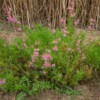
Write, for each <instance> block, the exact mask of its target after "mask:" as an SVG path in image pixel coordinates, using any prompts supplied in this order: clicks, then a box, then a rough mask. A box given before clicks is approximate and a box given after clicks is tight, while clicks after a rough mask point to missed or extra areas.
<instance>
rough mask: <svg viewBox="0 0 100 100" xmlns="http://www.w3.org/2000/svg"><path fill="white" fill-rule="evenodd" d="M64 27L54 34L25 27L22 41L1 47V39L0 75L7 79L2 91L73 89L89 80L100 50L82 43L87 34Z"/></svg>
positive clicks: (1, 45)
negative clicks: (0, 71) (71, 87)
mask: <svg viewBox="0 0 100 100" xmlns="http://www.w3.org/2000/svg"><path fill="white" fill-rule="evenodd" d="M68 27H69V26H68ZM66 28H67V27H65V28H64V29H63V30H62V31H60V30H59V29H57V30H56V31H55V32H54V33H53V32H52V31H51V30H49V29H47V28H46V27H42V26H41V25H37V26H36V28H35V29H34V30H32V29H28V28H25V33H26V34H25V36H24V38H23V37H22V38H20V39H19V38H16V39H15V41H14V43H12V44H5V45H4V43H3V41H2V40H0V49H1V50H0V55H1V56H0V59H2V60H1V61H2V65H3V67H2V73H0V76H1V77H2V78H4V79H6V84H4V86H2V88H3V89H4V90H5V91H8V90H9V91H24V92H26V93H27V91H28V94H31V93H34V92H35V93H36V92H38V91H39V90H43V89H48V88H54V87H59V88H65V87H66V86H75V85H77V84H78V83H79V82H80V81H82V80H86V79H88V78H90V77H91V75H92V70H93V69H94V68H97V69H98V68H99V67H100V59H99V57H98V55H99V54H100V48H99V47H98V46H96V48H95V46H94V45H92V44H91V43H88V44H87V45H85V44H84V39H85V38H86V37H85V35H86V33H84V32H81V33H79V34H77V33H75V30H74V29H73V28H68V30H69V31H67V30H65V29H66ZM94 52H95V53H94ZM93 53H94V54H93ZM92 54H93V55H92ZM94 57H96V59H95V58H94ZM93 62H94V63H93ZM0 64H1V62H0ZM5 65H6V66H5ZM35 83H36V84H35ZM34 84H35V85H34ZM32 86H33V88H31V87H32ZM29 91H30V92H29Z"/></svg>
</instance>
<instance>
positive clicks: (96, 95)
mask: <svg viewBox="0 0 100 100" xmlns="http://www.w3.org/2000/svg"><path fill="white" fill-rule="evenodd" d="M76 90H77V91H80V93H81V95H73V96H71V95H67V94H58V93H57V92H55V91H54V90H46V91H43V92H41V93H40V94H39V95H37V96H31V97H25V98H24V99H23V100H100V82H89V83H86V84H83V85H78V86H77V87H76ZM0 100H16V95H10V94H5V95H3V94H1V95H0Z"/></svg>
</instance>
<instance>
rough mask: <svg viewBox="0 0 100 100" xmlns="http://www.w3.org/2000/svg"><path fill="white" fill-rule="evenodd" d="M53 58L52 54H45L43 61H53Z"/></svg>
mask: <svg viewBox="0 0 100 100" xmlns="http://www.w3.org/2000/svg"><path fill="white" fill-rule="evenodd" d="M52 59H53V58H52V56H51V54H48V53H45V54H43V56H42V60H45V61H47V60H52Z"/></svg>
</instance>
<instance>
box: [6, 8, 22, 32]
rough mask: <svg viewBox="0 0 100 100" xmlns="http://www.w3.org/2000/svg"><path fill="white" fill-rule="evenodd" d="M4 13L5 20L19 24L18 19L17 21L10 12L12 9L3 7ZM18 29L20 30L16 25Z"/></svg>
mask: <svg viewBox="0 0 100 100" xmlns="http://www.w3.org/2000/svg"><path fill="white" fill-rule="evenodd" d="M4 13H5V16H6V18H7V21H8V22H11V23H13V24H17V25H20V24H21V23H20V21H18V20H17V19H16V18H15V16H14V15H13V14H12V9H11V8H10V7H7V8H4ZM16 29H17V30H18V31H21V28H20V27H18V28H16Z"/></svg>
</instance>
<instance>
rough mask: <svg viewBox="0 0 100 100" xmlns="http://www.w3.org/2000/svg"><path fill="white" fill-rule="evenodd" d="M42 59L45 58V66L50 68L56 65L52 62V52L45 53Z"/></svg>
mask: <svg viewBox="0 0 100 100" xmlns="http://www.w3.org/2000/svg"><path fill="white" fill-rule="evenodd" d="M42 60H44V64H43V66H44V67H46V68H48V67H55V64H51V60H53V58H52V56H51V54H50V53H44V54H43V55H42Z"/></svg>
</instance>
